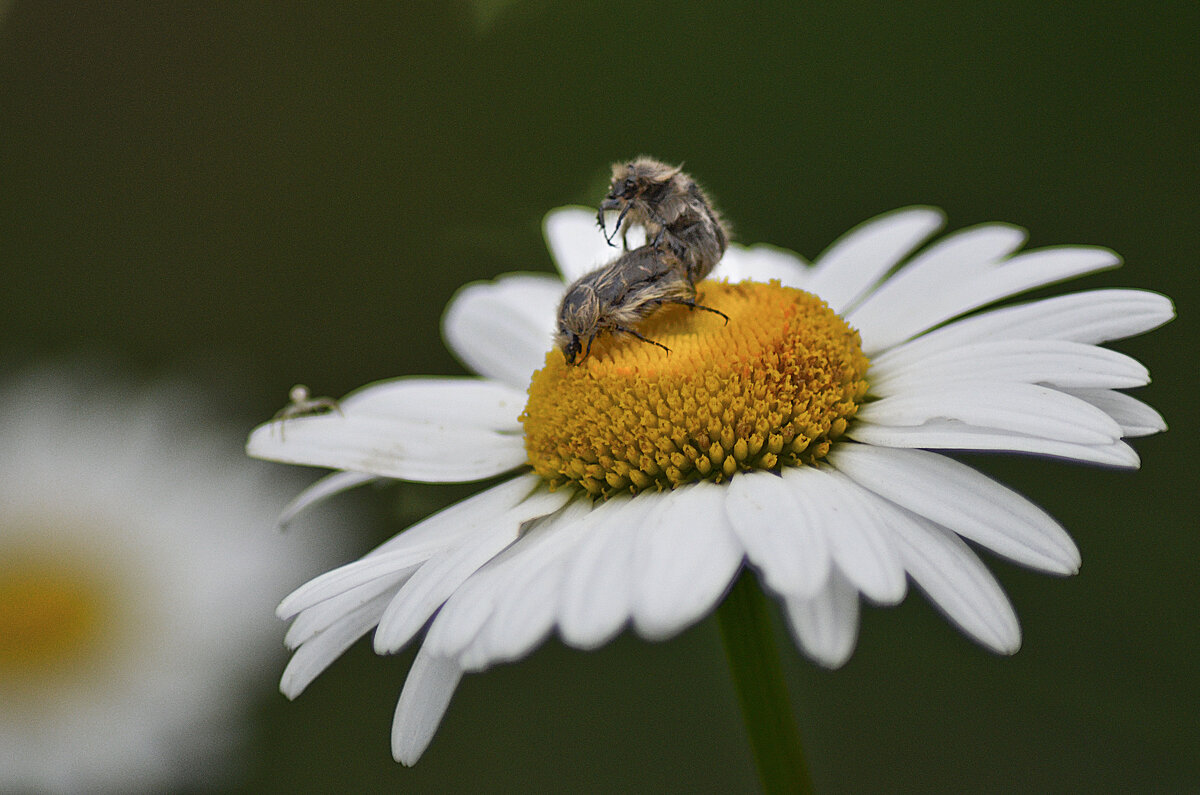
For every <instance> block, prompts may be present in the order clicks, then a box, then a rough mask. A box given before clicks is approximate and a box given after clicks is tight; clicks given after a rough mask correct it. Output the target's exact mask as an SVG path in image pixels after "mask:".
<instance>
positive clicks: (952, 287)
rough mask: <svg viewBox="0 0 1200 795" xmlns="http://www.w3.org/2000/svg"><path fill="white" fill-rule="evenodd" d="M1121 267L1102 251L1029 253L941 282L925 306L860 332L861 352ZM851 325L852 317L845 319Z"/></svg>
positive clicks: (1069, 249)
mask: <svg viewBox="0 0 1200 795" xmlns="http://www.w3.org/2000/svg"><path fill="white" fill-rule="evenodd" d="M1120 264H1121V258H1120V257H1118V256H1117V255H1116V254H1114V253H1113V252H1112V251H1109V250H1108V249H1104V248H1095V247H1086V246H1062V247H1056V248H1043V249H1037V250H1035V251H1027V252H1025V253H1024V254H1020V255H1018V256H1016V257H1013V258H1012V259H1009V260H1005V261H1004V262H1002V263H1000V264H999V265H997V266H990V265H989V266H987V267H986V268H985V269H984V270H983V271H982V272H979V273H976V274H972V275H969V276H968V275H964V277H963V278H959V279H948V280H944V282H943V284H942V285H941V286H940V288H939V289H937V290H932V291H927V292H926V294H925V295H926V300H925V301H924V302H923V303H922V304H920V305H917V306H910V307H909V311H910V313H909V314H906V315H897V316H893V317H891V318H890V319H889V320H888V321H887V322H886V323H881V325H880V326H878V327H873V328H863V329H860V331H861V333H862V338H863V352H864V353H866V354H867V355H868V356H873V355H875V354H876V353H878V352H880V351H883V350H887V349H888V348H890V347H892V346H894V345H898V344H899V343H901V342H903V341H905V340H907V339H909V338H910V337H913V336H916V335H917V334H920V333H921V332H922V331H926V330H928V329H931V328H933V327H934V326H936V325H938V324H939V323H942V322H943V321H946V320H950V319H951V318H955V317H958V316H959V315H962V314H964V313H966V312H969V311H971V310H972V309H976V308H978V307H981V306H986V305H988V304H990V303H992V302H994V301H999V300H1000V299H1001V298H1007V297H1009V296H1011V295H1017V294H1018V293H1023V292H1026V291H1028V290H1032V289H1033V288H1035V287H1042V286H1045V285H1047V284H1053V283H1054V282H1058V281H1063V280H1064V279H1072V278H1075V277H1076V276H1082V275H1083V274H1086V273H1094V272H1096V271H1100V270H1106V269H1108V268H1115V267H1117V266H1118V265H1120ZM848 320H849V322H850V323H851V324H852V325H854V324H855V320H854V317H853V316H851V317H850V318H848Z"/></svg>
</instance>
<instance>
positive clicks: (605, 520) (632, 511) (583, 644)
mask: <svg viewBox="0 0 1200 795" xmlns="http://www.w3.org/2000/svg"><path fill="white" fill-rule="evenodd" d="M663 498H664V497H663V496H662V495H658V494H642V495H640V496H638V497H636V498H632V499H631V498H623V497H614V498H613V499H611V500H608V501H607V502H605V503H601V504H600V505H599V506H597V507H596V509H595V510H596V519H597V521H596V522H595V524H594V526H593V527H592V529H591V533H590V534H589V535H588V537H587V538H586V539H585V540H584V541H583V543H582V544H580V546H579V548H578V549H577V550H576V551H575V554H574V559H573V560H572V561H570V562H569V563H568V566H567V571H566V573H565V575H564V580H563V594H562V600H561V604H560V605H559V609H558V626H559V631H560V633H561V634H562V638H563V642H565V643H567V644H568V645H570V646H574V647H575V648H578V649H594V648H597V647H599V646H603V645H604V644H605V643H607V642H608V641H609V640H611V639H612V638H613V637H615V636H616V635H617V633H618V632H620V631H621V629H622V627H624V626H625V623H626V622H627V621H629V619H630V618H631V614H632V610H633V607H632V605H633V589H634V571H633V550H634V546H635V545H636V543H637V538H638V536H639V535H640V534H641V533H642V532H643V530H644V529H645V526H646V523H647V522H648V521H649V520H650V518H651V517H652V516H654V515H655V513H656V509H657V507H658V503H659V500H661V499H663Z"/></svg>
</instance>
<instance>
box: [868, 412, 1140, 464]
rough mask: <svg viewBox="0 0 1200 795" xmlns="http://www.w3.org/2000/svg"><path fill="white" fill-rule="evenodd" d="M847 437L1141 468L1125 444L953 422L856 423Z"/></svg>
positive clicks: (873, 442) (893, 444) (875, 442)
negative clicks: (1047, 436) (1073, 440)
mask: <svg viewBox="0 0 1200 795" xmlns="http://www.w3.org/2000/svg"><path fill="white" fill-rule="evenodd" d="M846 435H847V436H848V437H850V438H851V439H854V440H855V441H859V442H864V443H866V444H871V445H878V446H882V447H923V448H926V449H929V450H995V451H1004V452H1010V453H1029V454H1032V455H1044V456H1049V457H1051V458H1061V459H1064V460H1067V461H1083V462H1086V463H1091V464H1100V465H1101V466H1110V467H1121V468H1124V469H1137V468H1138V466H1140V465H1141V461H1140V459H1139V458H1138V455H1137V453H1136V452H1135V451H1134V450H1133V448H1132V447H1130V446H1129V445H1127V444H1125V443H1124V442H1119V441H1117V442H1111V443H1109V444H1098V445H1082V444H1072V443H1070V442H1060V441H1056V440H1054V439H1043V438H1041V437H1036V436H1026V435H1024V434H1020V433H1013V432H1012V431H1001V430H996V429H994V428H978V427H974V426H970V425H964V424H962V423H961V422H955V421H952V420H931V421H930V422H927V423H925V424H924V425H918V426H915V427H908V428H899V427H891V426H887V425H872V424H871V423H868V422H856V423H854V424H853V425H851V426H850V429H849V430H847V431H846Z"/></svg>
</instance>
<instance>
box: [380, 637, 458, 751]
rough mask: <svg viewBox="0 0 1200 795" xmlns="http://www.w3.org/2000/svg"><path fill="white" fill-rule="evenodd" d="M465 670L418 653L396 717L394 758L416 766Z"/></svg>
mask: <svg viewBox="0 0 1200 795" xmlns="http://www.w3.org/2000/svg"><path fill="white" fill-rule="evenodd" d="M460 679H462V671H461V670H460V669H459V667H458V665H457V664H456V663H454V661H452V660H446V659H443V658H440V657H434V656H432V655H429V654H426V653H425V650H424V649H422V650H421V651H419V652H417V656H416V658H415V659H414V660H413V664H412V668H411V669H410V670H409V672H408V678H407V679H406V680H404V690H402V691H401V692H400V701H399V703H397V704H396V716H395V718H393V719H392V757H393V758H394V759H395V760H396V761H397V762H399V763H400V764H402V765H414V764H416V762H417V760H418V759H420V758H421V754H423V753H425V749H426V748H428V747H429V742H430V740H432V739H433V735H434V733H435V732H437V728H438V726H439V725H440V724H441V722H442V718H443V717H444V716H445V714H446V708H447V707H449V706H450V699H451V697H453V696H454V690H455V688H457V687H458V682H459V680H460Z"/></svg>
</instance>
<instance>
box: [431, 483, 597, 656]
mask: <svg viewBox="0 0 1200 795" xmlns="http://www.w3.org/2000/svg"><path fill="white" fill-rule="evenodd" d="M591 512H592V511H591V505H590V501H588V500H576V501H575V502H573V503H572V504H570V505H568V506H567V507H566V508H565V509H563V510H562V511H560V512H559V513H557V514H554V515H553V516H549V517H546V518H545V519H544V520H542V521H539V522H535V523H534V524H533V526H532V527H530V528H529V529H527V530H526V531H525V533H524V534H523V535H522V536H521V539H520V542H519V543H516V544H513V545H512V546H510V547H509V548H508V549H506V550H504V552H502V553H501V554H499V555H497V556H496V557H495V558H493V559H492V560H491V561H489V562H488V563H487V565H485V566H483V567H482V568H481V569H479V571H477V572H475V573H474V574H472V575H471V576H470V577H469V578H468V579H467V580H466V582H464V583H463V584H462V587H460V588H459V589H458V590H456V591H455V592H454V594H453V595H452V596H451V597H450V598H449V599H447V600H446V604H445V605H443V606H442V609H441V610H440V611H439V612H438V615H437V618H436V619H435V620H434V622H433V624H432V625H431V626H430V627H429V632H428V633H427V634H426V636H425V642H424V645H425V648H427V649H429V651H430V653H432V654H435V655H437V656H439V657H458V656H459V655H461V654H462V652H463V650H464V649H466V648H467V646H468V645H470V644H471V642H472V641H474V640H475V638H476V637H477V636H478V635H479V633H480V631H481V630H482V629H483V627H484V626H485V625H486V624H487V623H488V622H489V620H490V619H491V618H492V616H493V614H494V612H495V611H496V608H497V606H498V605H500V604H501V603H503V602H505V601H511V600H512V599H513V597H514V595H515V594H516V592H518V591H520V590H522V589H523V588H524V583H525V582H526V581H527V580H529V579H532V577H533V576H534V575H535V574H536V572H537V571H538V570H540V569H541V568H544V567H545V566H547V565H549V564H550V563H551V562H552V561H553V560H554V559H555V558H556V557H557V556H558V555H559V554H560V553H561V552H562V551H563V549H564V546H565V543H564V542H566V541H569V540H570V539H571V538H573V537H574V536H576V535H578V534H579V533H581V532H586V527H587V525H588V523H589V521H590V514H591ZM460 662H461V660H460ZM465 667H469V668H474V666H465Z"/></svg>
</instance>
